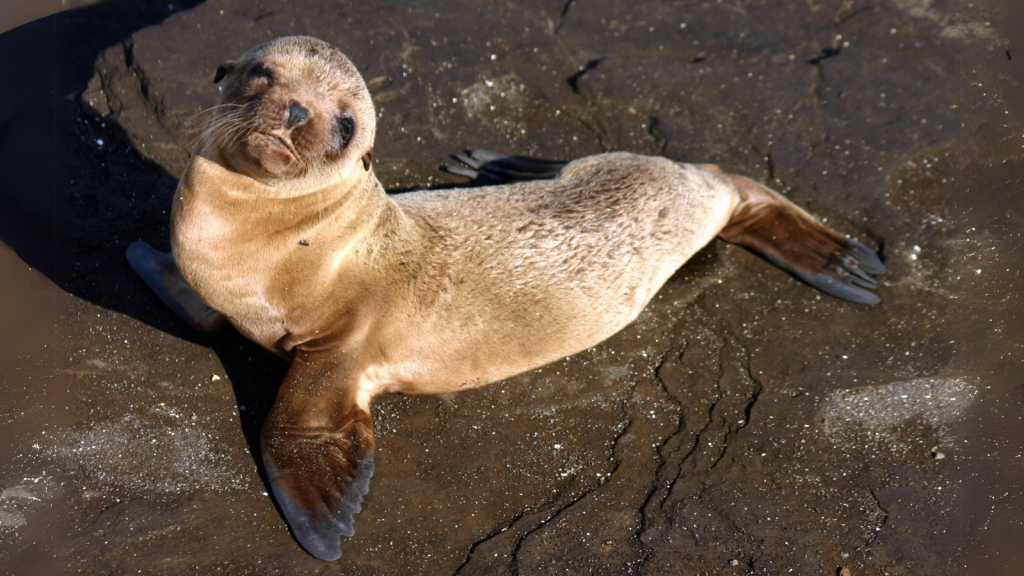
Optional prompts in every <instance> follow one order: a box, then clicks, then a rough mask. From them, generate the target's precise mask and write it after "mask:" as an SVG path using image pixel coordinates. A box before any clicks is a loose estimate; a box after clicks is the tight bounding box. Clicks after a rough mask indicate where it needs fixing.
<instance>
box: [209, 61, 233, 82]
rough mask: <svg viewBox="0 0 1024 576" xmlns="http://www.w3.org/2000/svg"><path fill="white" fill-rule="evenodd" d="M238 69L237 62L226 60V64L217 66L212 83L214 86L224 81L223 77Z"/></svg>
mask: <svg viewBox="0 0 1024 576" xmlns="http://www.w3.org/2000/svg"><path fill="white" fill-rule="evenodd" d="M237 67H238V61H237V60H228V61H227V62H225V63H223V64H221V65H220V66H217V73H216V74H214V75H213V83H214V84H216V83H218V82H220V81H221V80H223V79H224V77H225V76H227V75H228V74H230V73H232V72H234V71H235V68H237Z"/></svg>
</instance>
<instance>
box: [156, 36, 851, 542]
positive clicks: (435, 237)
mask: <svg viewBox="0 0 1024 576" xmlns="http://www.w3.org/2000/svg"><path fill="white" fill-rule="evenodd" d="M268 71H269V72H268ZM268 74H269V77H270V78H271V79H268ZM221 78H223V81H224V82H225V84H224V86H225V90H224V97H223V101H222V102H223V107H222V108H221V109H219V111H218V112H217V114H216V115H215V116H214V118H213V120H212V121H211V123H210V127H209V129H208V130H207V132H206V135H205V137H204V139H203V141H202V144H201V146H200V149H199V151H198V154H197V155H196V156H195V157H194V158H193V160H192V162H191V163H190V165H189V167H188V168H187V170H186V172H185V174H184V176H183V177H182V179H181V183H180V185H179V189H178V192H177V194H176V195H175V199H174V208H173V214H172V245H173V252H174V258H175V260H176V261H177V264H178V267H179V268H180V270H181V274H182V275H183V276H184V278H185V279H186V280H187V281H188V283H189V284H190V285H191V286H192V287H193V288H194V289H195V290H196V292H198V294H199V295H200V296H201V297H202V299H203V300H204V301H205V302H206V303H207V304H209V305H210V306H211V307H212V308H214V309H215V310H217V311H219V312H221V313H222V314H224V316H226V317H227V319H228V320H229V321H230V322H231V323H232V324H233V325H234V326H235V327H236V328H237V329H238V330H239V331H240V332H242V333H243V334H245V335H246V336H248V337H249V338H251V339H253V340H254V341H256V342H258V343H259V344H261V345H262V346H264V347H265V348H267V349H268V350H271V351H273V352H275V353H277V354H279V355H281V356H284V357H286V358H292V359H294V364H293V368H292V371H291V372H290V373H289V375H288V378H287V379H286V381H285V383H284V384H283V385H282V387H281V390H280V393H279V396H278V399H277V402H276V403H275V405H274V407H273V409H272V411H271V414H270V416H269V418H268V421H267V423H266V425H265V427H264V434H263V449H264V461H265V462H266V464H267V467H268V477H269V478H270V481H271V485H272V487H273V488H274V493H275V495H276V496H277V498H278V501H279V503H281V506H282V510H283V511H284V512H285V516H286V517H287V518H288V520H289V524H290V525H291V526H292V528H293V530H294V531H295V533H296V537H297V538H298V539H299V540H300V542H301V543H302V544H303V546H305V547H306V548H307V550H309V551H310V552H312V553H314V554H316V555H317V556H319V557H321V558H327V559H333V558H336V557H337V556H338V555H340V550H339V549H337V538H338V535H339V534H350V533H351V513H352V510H358V503H359V500H360V499H361V497H362V492H361V491H365V486H366V483H367V482H368V478H369V476H368V475H369V474H370V473H372V450H373V435H372V426H371V423H370V418H369V412H368V410H369V405H370V402H371V401H372V399H373V398H374V397H375V396H377V395H379V394H383V393H388V392H401V393H411V394H436V393H443V392H452V391H456V390H462V389H465V388H471V387H475V386H481V385H484V384H488V383H490V382H494V381H496V380H500V379H502V378H506V377H508V376H511V375H514V374H517V373H520V372H523V371H525V370H529V369H531V368H535V367H538V366H541V365H543V364H546V363H548V362H551V361H553V360H556V359H558V358H561V357H564V356H567V355H570V354H573V353H576V352H579V351H581V350H583V349H586V348H588V347H590V346H593V345H595V344H597V343H599V342H601V341H602V340H604V339H606V338H608V337H609V336H611V335H612V334H614V333H615V332H617V331H618V330H620V329H622V328H623V327H624V326H625V325H626V324H628V323H629V322H631V321H632V320H633V319H634V318H635V317H636V316H637V314H638V313H639V312H640V311H641V310H642V309H643V308H644V306H645V305H646V304H647V303H648V301H649V300H650V299H651V297H652V296H653V295H654V294H655V292H657V290H658V289H659V288H660V287H661V285H662V284H663V283H664V282H665V281H666V280H667V279H668V278H669V277H670V276H671V275H672V274H673V272H675V270H676V269H678V268H679V267H680V266H681V265H682V264H683V263H684V262H686V260H687V259H689V258H690V257H691V256H692V255H693V254H694V253H695V252H696V251H697V250H699V249H700V248H701V247H703V246H704V245H705V244H707V243H708V242H710V241H711V240H712V239H713V238H714V237H715V236H716V235H718V234H719V233H720V232H722V233H723V234H724V235H725V236H726V237H727V239H731V240H733V241H736V242H739V243H743V244H746V245H748V246H751V247H753V248H755V249H757V248H759V247H761V248H763V247H762V246H760V245H761V244H764V243H765V240H764V239H765V238H772V237H773V235H774V234H776V232H777V229H778V226H779V225H778V224H777V221H778V219H779V218H783V219H787V218H788V219H789V220H792V219H794V218H795V219H796V220H798V221H799V222H798V224H805V223H806V222H805V221H810V222H811V224H810V225H809V226H811V227H812V228H814V226H817V228H814V231H815V232H816V233H818V232H820V230H818V229H819V228H820V229H823V230H826V231H827V228H824V227H823V226H821V225H820V224H816V223H814V222H813V219H811V218H810V217H809V216H807V215H806V213H803V212H802V211H801V210H800V209H799V208H796V207H795V206H793V205H792V204H790V203H789V202H788V201H786V200H785V199H783V198H782V197H781V196H778V195H777V194H775V193H774V192H771V191H770V190H767V189H766V188H763V187H761V186H759V185H757V184H755V183H753V182H751V181H749V180H747V179H744V178H741V177H737V176H730V175H726V174H722V173H721V169H719V168H718V167H717V166H712V165H701V166H694V165H686V164H680V163H676V162H673V161H670V160H667V159H664V158H652V157H644V156H637V155H634V154H626V153H613V154H602V155H599V156H592V157H588V158H583V159H581V160H577V161H575V162H572V163H570V164H568V165H566V166H565V167H564V168H563V169H562V170H561V173H560V174H559V175H558V177H557V178H555V179H553V180H540V181H530V182H524V183H517V184H509V185H504V186H493V187H484V188H464V189H453V190H432V191H422V192H412V193H407V194H402V195H398V196H388V195H387V194H385V192H384V189H383V188H382V187H381V185H380V183H379V182H378V181H377V179H376V177H375V176H374V174H373V170H372V166H371V165H370V162H369V159H370V157H371V156H370V155H371V154H372V146H373V136H374V129H375V122H374V110H373V106H372V102H371V100H370V97H369V93H368V92H367V90H366V87H365V85H364V84H363V81H362V79H361V78H360V76H359V74H358V73H357V72H356V70H355V68H354V67H353V66H352V64H351V63H350V62H349V61H348V60H347V59H345V57H344V56H342V55H341V54H340V53H338V52H337V51H336V50H334V49H333V48H331V47H329V46H328V45H326V44H324V43H322V42H320V41H318V40H313V39H310V38H286V39H280V40H277V41H274V42H271V43H268V44H265V45H263V46H260V47H257V48H255V49H254V50H252V51H250V52H249V53H247V54H245V55H244V56H243V57H242V58H240V59H239V60H237V61H232V62H228V63H226V64H225V65H224V66H223V67H222V68H221V69H220V70H219V71H218V79H221ZM295 101H298V102H300V103H301V104H302V106H303V107H305V108H306V109H308V110H309V111H310V112H311V118H310V119H309V120H308V121H307V122H306V123H305V124H303V125H301V126H299V127H298V128H295V129H291V130H288V129H287V127H286V124H287V121H288V117H289V116H288V109H289V108H288V107H289V105H290V103H291V102H295ZM344 114H349V115H350V116H351V118H352V119H353V121H354V135H353V137H352V138H351V140H350V141H349V142H348V143H347V145H345V146H344V147H342V148H341V149H337V146H334V144H332V142H337V139H338V134H339V132H338V130H337V126H338V124H337V118H338V117H339V115H344ZM332 146H333V147H332ZM723 230H724V232H723ZM824 234H825V236H826V237H827V236H828V235H829V234H833V235H834V233H833V232H831V231H827V233H824ZM768 244H771V242H770V241H769V242H768ZM769 248H770V246H769ZM821 250H823V251H827V249H826V248H822V249H821ZM339 510H347V512H339ZM332 518H334V521H335V524H332V523H331V522H332V521H331V519H332ZM346 519H347V520H346ZM346 522H347V524H346ZM336 526H342V527H341V528H337V527H336Z"/></svg>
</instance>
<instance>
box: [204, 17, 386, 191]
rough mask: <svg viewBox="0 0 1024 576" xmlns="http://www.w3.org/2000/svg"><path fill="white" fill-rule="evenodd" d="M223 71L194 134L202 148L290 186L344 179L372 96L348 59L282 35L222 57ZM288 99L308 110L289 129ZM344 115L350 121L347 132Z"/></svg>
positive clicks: (359, 145)
mask: <svg viewBox="0 0 1024 576" xmlns="http://www.w3.org/2000/svg"><path fill="white" fill-rule="evenodd" d="M222 71H223V72H224V74H223V78H222V79H221V80H220V85H221V99H220V103H219V105H218V106H217V107H215V108H214V109H213V110H212V112H211V115H210V118H209V120H208V121H207V123H206V127H205V129H204V131H203V135H202V136H201V138H200V143H199V150H198V151H199V153H200V155H205V156H208V157H211V158H212V157H216V158H217V160H219V161H221V162H223V163H224V164H225V165H226V166H228V167H230V168H231V169H233V170H235V171H237V172H239V173H241V174H245V175H247V176H249V177H251V178H255V179H257V180H260V181H263V182H265V183H268V184H282V183H283V184H285V187H286V188H288V189H289V191H285V192H284V193H285V194H289V193H290V191H292V190H294V189H305V190H311V189H315V188H318V187H322V186H324V185H328V184H330V183H332V182H335V181H339V180H343V179H344V178H345V175H346V172H347V171H348V170H349V169H351V168H353V167H355V165H356V164H361V158H362V157H363V156H364V155H365V154H366V153H367V152H368V151H369V150H370V148H371V146H372V142H373V138H374V133H375V130H376V122H375V115H374V114H373V102H372V101H371V100H370V97H369V93H368V91H367V90H366V86H365V84H364V83H363V80H362V78H361V77H360V76H359V74H358V72H357V71H356V69H355V67H354V66H353V65H352V63H351V62H350V61H349V60H348V59H347V58H346V57H345V56H344V55H342V54H341V53H340V52H339V51H338V50H337V49H335V48H333V47H331V46H330V45H328V44H326V43H325V42H322V41H320V40H317V39H315V38H309V37H288V38H280V39H277V40H273V41H271V42H267V43H266V44H262V45H260V46H257V47H256V48H253V49H252V50H250V51H248V52H246V53H245V54H244V55H242V57H241V58H239V59H237V60H233V61H229V62H226V63H225V64H224V65H223V66H222ZM292 102H296V103H298V104H299V105H301V106H302V107H303V108H305V109H307V110H308V111H309V112H310V117H309V119H308V120H307V121H306V122H305V123H303V124H301V125H299V126H296V127H294V128H291V129H289V128H288V127H287V124H286V123H287V120H288V108H289V105H290V104H291V103H292ZM357 118H358V121H356V119H357ZM345 122H347V123H348V126H351V124H353V123H354V133H352V134H351V137H350V138H347V139H346V138H342V136H343V135H344V132H345V130H344V128H343V126H344V123H345Z"/></svg>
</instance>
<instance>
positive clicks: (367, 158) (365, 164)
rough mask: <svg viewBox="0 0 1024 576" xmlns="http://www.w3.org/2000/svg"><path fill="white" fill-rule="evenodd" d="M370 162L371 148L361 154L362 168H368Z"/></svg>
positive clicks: (371, 157)
mask: <svg viewBox="0 0 1024 576" xmlns="http://www.w3.org/2000/svg"><path fill="white" fill-rule="evenodd" d="M370 162H373V148H370V150H369V151H368V152H367V153H366V154H363V170H369V169H370Z"/></svg>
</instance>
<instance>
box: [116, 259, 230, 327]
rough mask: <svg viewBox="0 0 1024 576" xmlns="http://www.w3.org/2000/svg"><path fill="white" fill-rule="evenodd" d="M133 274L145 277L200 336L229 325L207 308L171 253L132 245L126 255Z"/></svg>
mask: <svg viewBox="0 0 1024 576" xmlns="http://www.w3.org/2000/svg"><path fill="white" fill-rule="evenodd" d="M125 256H127V258H128V263H129V264H130V265H131V267H132V270H135V272H136V273H137V274H138V275H139V276H141V277H142V280H143V281H145V282H146V285H148V286H149V287H150V289H151V290H153V292H154V293H156V295H157V297H158V298H160V301H161V302H163V303H164V304H165V305H167V307H168V308H170V309H171V311H172V312H174V313H175V314H176V315H177V316H178V317H179V318H181V319H182V320H184V321H185V323H186V324H188V325H189V326H191V327H192V329H193V330H195V331H196V332H200V333H211V332H216V331H218V330H220V329H222V328H224V327H225V326H226V325H227V320H226V319H225V318H224V316H222V315H221V314H220V313H218V312H217V311H216V310H214V309H212V308H210V307H209V306H207V305H206V304H205V303H204V302H203V299H202V298H200V297H199V295H198V294H196V292H195V290H193V289H192V287H191V286H189V285H188V282H186V281H185V279H184V278H182V276H181V272H180V271H179V270H178V265H177V264H176V263H175V262H174V256H173V255H171V254H170V253H169V252H160V251H159V250H157V249H155V248H153V247H152V246H150V245H149V244H147V243H146V242H143V241H142V240H139V241H137V242H132V244H131V245H129V246H128V249H127V250H126V251H125Z"/></svg>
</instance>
